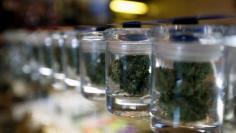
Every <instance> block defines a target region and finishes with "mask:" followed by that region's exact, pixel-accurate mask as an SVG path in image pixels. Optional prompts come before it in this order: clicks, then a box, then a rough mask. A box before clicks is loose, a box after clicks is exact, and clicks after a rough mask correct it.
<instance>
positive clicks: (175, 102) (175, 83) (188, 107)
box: [155, 62, 215, 122]
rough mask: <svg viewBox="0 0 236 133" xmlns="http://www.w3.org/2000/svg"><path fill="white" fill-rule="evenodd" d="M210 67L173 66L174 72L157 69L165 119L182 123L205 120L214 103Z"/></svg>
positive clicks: (207, 64)
mask: <svg viewBox="0 0 236 133" xmlns="http://www.w3.org/2000/svg"><path fill="white" fill-rule="evenodd" d="M213 74H214V73H213V69H212V66H211V64H210V63H190V62H188V63H187V62H175V63H174V65H173V68H171V69H170V68H162V67H159V68H156V83H155V84H156V88H157V90H158V91H159V92H160V98H159V106H160V108H161V109H162V110H163V112H164V115H165V116H166V117H167V118H169V119H173V117H174V116H176V115H178V116H179V119H180V120H181V121H183V122H191V121H197V120H201V119H204V118H206V116H207V114H208V112H209V109H210V108H211V107H212V105H213V101H214V99H213V98H214V89H215V85H214V75H213Z"/></svg>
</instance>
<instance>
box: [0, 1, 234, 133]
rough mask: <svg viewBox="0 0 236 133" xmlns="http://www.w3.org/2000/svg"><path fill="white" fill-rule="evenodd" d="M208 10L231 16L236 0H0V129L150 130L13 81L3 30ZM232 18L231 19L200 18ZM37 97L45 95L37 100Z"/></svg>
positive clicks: (41, 132) (68, 96) (43, 132)
mask: <svg viewBox="0 0 236 133" xmlns="http://www.w3.org/2000/svg"><path fill="white" fill-rule="evenodd" d="M210 14H226V15H236V0H0V133H77V132H79V133H80V132H81V133H149V132H151V129H150V128H149V121H148V118H147V119H142V120H140V119H127V118H118V117H115V116H113V115H111V114H109V113H107V111H106V110H105V105H103V104H101V103H94V102H91V101H88V100H86V99H84V98H82V97H81V96H77V95H76V94H73V92H66V93H57V92H55V93H50V97H48V96H47V95H48V92H42V91H39V92H38V93H36V94H35V92H37V91H38V88H40V89H42V86H39V85H38V83H35V82H31V81H29V80H28V79H27V77H26V78H24V80H13V79H15V78H16V77H17V76H18V75H12V74H11V69H12V68H10V66H11V63H12V62H10V60H11V57H13V56H14V55H12V56H9V53H7V52H6V51H7V50H9V46H8V43H7V42H5V40H4V39H3V33H5V32H6V31H9V30H19V29H21V30H22V29H23V30H25V29H27V30H32V31H33V30H35V29H38V28H44V27H54V26H55V27H56V26H69V27H70V26H78V25H105V24H111V23H120V22H124V21H132V20H140V21H146V20H155V19H161V18H172V17H178V16H192V15H210ZM234 22H235V20H234V19H228V20H217V21H212V20H211V21H202V23H220V24H229V23H234ZM13 54H15V53H14V52H13ZM13 62H14V60H13ZM16 62H17V61H16ZM16 62H14V63H16ZM16 66H17V65H16ZM46 87H48V86H43V88H46ZM31 91H33V92H32V93H34V94H32V95H31ZM29 93H30V97H29ZM26 95H27V96H26ZM39 95H40V96H39ZM38 96H39V97H45V98H44V99H43V100H42V99H40V100H39V99H37V98H38ZM29 99H31V100H29ZM32 99H36V100H32ZM84 105H86V106H84ZM81 108H83V109H81ZM181 132H182V133H183V131H181Z"/></svg>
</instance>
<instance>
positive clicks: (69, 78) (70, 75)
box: [64, 31, 80, 89]
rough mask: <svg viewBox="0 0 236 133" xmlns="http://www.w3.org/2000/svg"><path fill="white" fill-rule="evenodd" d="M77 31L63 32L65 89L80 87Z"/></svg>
mask: <svg viewBox="0 0 236 133" xmlns="http://www.w3.org/2000/svg"><path fill="white" fill-rule="evenodd" d="M78 34H79V33H78V32H77V31H69V32H65V33H64V43H65V47H64V48H65V75H66V77H65V84H66V86H67V89H78V88H80V73H79V39H78V37H77V36H78Z"/></svg>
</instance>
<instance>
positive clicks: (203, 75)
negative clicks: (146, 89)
mask: <svg viewBox="0 0 236 133" xmlns="http://www.w3.org/2000/svg"><path fill="white" fill-rule="evenodd" d="M223 31H224V28H223V27H221V26H209V25H202V26H201V25H195V26H194V25H189V26H187V25H173V26H161V27H157V28H154V29H152V31H151V35H152V37H153V48H152V50H153V61H152V63H153V64H152V71H153V75H152V79H153V80H152V81H153V84H152V85H153V86H152V93H151V94H152V96H151V101H152V102H151V109H150V113H151V128H152V129H153V130H154V131H155V132H162V131H164V132H166V131H167V132H168V131H174V130H176V131H177V130H178V129H180V131H181V130H183V131H184V130H193V131H199V132H219V131H220V126H221V124H222V120H223V107H224V104H223V97H222V96H223V94H224V93H223V89H224V87H225V84H224V81H225V79H224V65H225V63H224V58H223V57H224V56H223V52H224V48H223V45H222V38H223V34H222V33H223Z"/></svg>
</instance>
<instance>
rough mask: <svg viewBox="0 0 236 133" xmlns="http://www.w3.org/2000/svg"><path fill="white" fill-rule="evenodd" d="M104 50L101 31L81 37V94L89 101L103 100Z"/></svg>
mask: <svg viewBox="0 0 236 133" xmlns="http://www.w3.org/2000/svg"><path fill="white" fill-rule="evenodd" d="M105 48H106V45H105V41H104V37H103V32H102V31H101V32H100V31H92V32H86V33H83V34H82V35H81V39H80V74H81V92H82V95H83V96H84V97H86V98H87V99H90V100H105Z"/></svg>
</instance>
